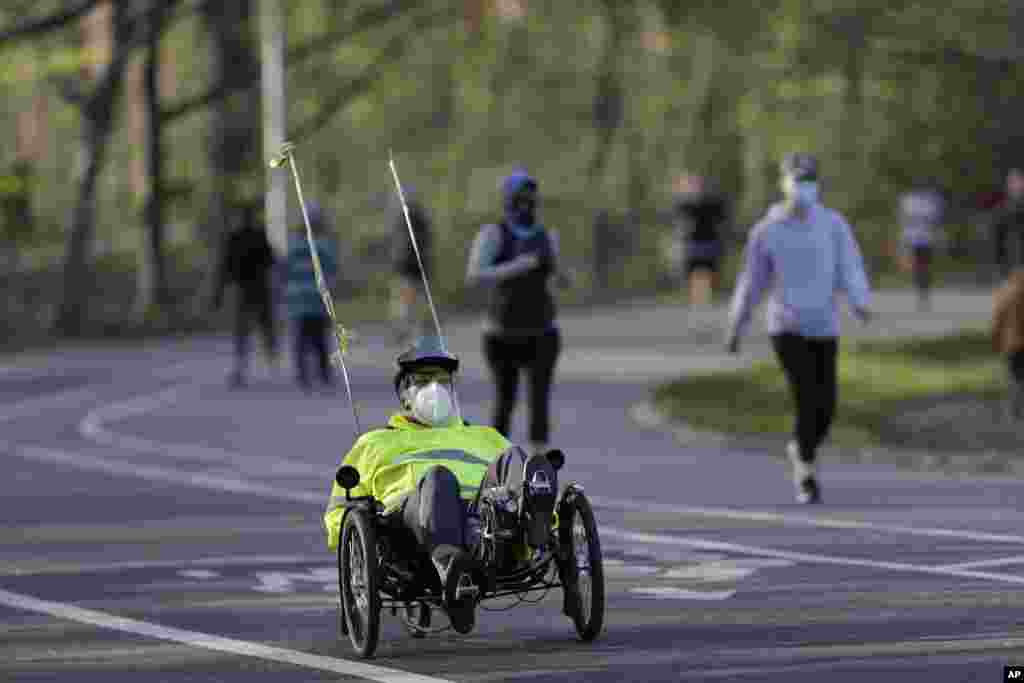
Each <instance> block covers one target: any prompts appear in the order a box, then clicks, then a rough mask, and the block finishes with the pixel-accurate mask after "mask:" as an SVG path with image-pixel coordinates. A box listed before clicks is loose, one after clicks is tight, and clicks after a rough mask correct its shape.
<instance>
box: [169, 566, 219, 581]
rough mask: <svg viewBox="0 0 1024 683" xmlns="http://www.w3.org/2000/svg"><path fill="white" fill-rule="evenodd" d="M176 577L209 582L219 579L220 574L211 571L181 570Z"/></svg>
mask: <svg viewBox="0 0 1024 683" xmlns="http://www.w3.org/2000/svg"><path fill="white" fill-rule="evenodd" d="M178 576H180V577H182V578H184V579H199V580H203V581H205V580H209V579H216V578H219V577H220V572H215V571H213V570H212V569H183V570H181V571H180V572H178Z"/></svg>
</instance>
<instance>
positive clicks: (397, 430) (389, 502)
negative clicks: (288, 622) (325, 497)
mask: <svg viewBox="0 0 1024 683" xmlns="http://www.w3.org/2000/svg"><path fill="white" fill-rule="evenodd" d="M511 446H512V444H511V442H509V440H508V439H506V438H505V437H504V436H502V435H501V433H499V432H498V431H497V430H495V429H492V428H491V427H482V426H470V425H466V424H456V425H452V426H450V427H427V426H425V425H421V424H419V423H417V422H414V421H412V420H410V419H409V418H407V417H406V416H405V415H402V414H401V413H396V414H395V415H392V416H391V419H390V420H388V428H387V429H375V430H373V431H370V432H367V433H365V434H363V435H362V436H361V437H359V439H358V440H357V441H356V443H355V445H354V446H352V450H350V451H349V452H348V455H346V456H345V458H344V459H343V460H342V461H341V464H343V465H352V466H353V467H355V468H356V469H357V470H358V471H359V485H358V486H356V487H355V488H353V489H352V492H351V495H352V496H353V497H355V496H366V495H372V496H373V497H374V498H376V499H377V500H379V501H380V502H381V503H383V505H384V509H385V511H387V512H390V511H392V510H394V509H396V508H397V507H398V505H399V504H400V503H401V502H402V499H403V498H405V496H407V495H408V494H409V493H411V492H412V491H413V490H414V489H415V488H416V484H417V483H418V482H419V480H420V477H422V476H423V474H424V473H425V472H426V471H427V470H428V469H429V468H430V467H432V466H434V465H444V466H445V467H447V468H448V469H449V470H451V471H452V473H453V474H454V475H455V477H456V478H457V479H458V480H459V487H460V489H461V493H462V497H463V498H467V499H473V498H474V497H475V496H476V492H477V489H479V488H480V482H481V481H482V480H483V478H484V474H485V473H486V472H487V468H488V467H489V466H490V464H491V463H492V462H494V461H495V460H497V459H498V456H499V455H501V454H502V453H503V452H504V451H506V450H507V449H508V448H510V447H511ZM344 502H345V489H343V488H341V487H340V486H338V484H337V482H335V483H334V485H333V486H332V487H331V498H330V501H329V502H328V504H327V511H326V512H325V513H324V527H325V528H326V530H327V547H328V548H330V549H331V550H334V549H336V548H337V547H338V540H339V537H340V536H341V521H342V518H343V517H344V512H345V510H344V507H343V503H344Z"/></svg>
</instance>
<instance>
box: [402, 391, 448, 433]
mask: <svg viewBox="0 0 1024 683" xmlns="http://www.w3.org/2000/svg"><path fill="white" fill-rule="evenodd" d="M411 412H412V415H413V417H415V418H416V419H417V420H419V421H420V422H422V423H423V424H426V425H430V426H431V427H442V426H444V425H446V424H448V423H449V422H451V419H452V414H453V413H454V404H453V402H452V395H451V392H450V391H449V390H448V387H446V386H445V385H443V384H441V383H439V382H431V383H430V384H427V385H426V386H423V387H420V388H419V389H417V390H416V394H415V395H414V396H413V398H412V406H411Z"/></svg>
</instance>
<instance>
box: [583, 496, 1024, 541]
mask: <svg viewBox="0 0 1024 683" xmlns="http://www.w3.org/2000/svg"><path fill="white" fill-rule="evenodd" d="M588 497H589V498H590V502H591V503H593V504H594V505H596V506H600V507H609V508H615V509H617V510H636V511H640V512H665V513H669V514H675V515H682V516H693V517H709V518H713V519H734V520H741V521H747V522H772V523H775V524H783V525H793V526H812V527H820V528H823V529H853V530H860V531H880V532H884V533H889V534H907V535H908V536H926V537H931V538H958V539H963V540H968V541H978V542H984V543H1008V544H1014V545H1024V536H1016V535H1013V534H993V533H988V532H985V531H970V530H968V529H936V528H930V527H917V526H903V525H898V524H879V523H877V522H864V521H861V520H856V519H839V518H835V517H806V516H803V515H789V514H782V513H778V512H762V511H757V510H739V509H736V508H712V507H702V506H696V505H673V504H668V503H658V502H655V501H646V500H622V499H617V498H606V497H604V496H588Z"/></svg>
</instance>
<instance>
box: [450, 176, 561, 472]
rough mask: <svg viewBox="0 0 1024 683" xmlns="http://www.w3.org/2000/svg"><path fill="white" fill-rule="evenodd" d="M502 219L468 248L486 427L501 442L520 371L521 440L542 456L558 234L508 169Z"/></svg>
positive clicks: (530, 187) (554, 329) (547, 426)
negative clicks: (482, 310)
mask: <svg viewBox="0 0 1024 683" xmlns="http://www.w3.org/2000/svg"><path fill="white" fill-rule="evenodd" d="M502 194H503V198H504V217H503V220H501V221H500V222H498V223H493V224H489V225H485V226H483V228H481V230H480V232H479V233H478V234H477V236H476V239H475V240H474V241H473V245H472V247H471V249H470V255H469V263H468V266H467V269H466V284H467V285H468V286H470V287H479V286H486V287H489V288H490V294H491V298H490V304H489V306H488V309H487V316H486V318H485V321H484V334H483V350H484V356H485V358H486V359H487V365H488V367H489V369H490V371H491V375H492V377H493V378H494V385H495V394H496V396H495V401H494V414H493V419H492V425H493V426H494V428H495V429H497V430H498V431H499V432H501V433H502V434H504V435H506V436H508V434H509V427H510V423H511V419H512V411H513V409H514V407H515V402H516V394H517V392H518V389H519V376H520V373H521V372H523V371H525V372H526V375H527V378H528V385H527V386H528V390H529V409H530V420H529V422H530V424H529V441H530V449H531V450H532V451H533V452H535V453H544V452H546V451H547V444H548V442H549V441H550V434H551V417H550V412H551V410H550V403H551V385H552V381H553V379H554V371H555V363H556V361H557V359H558V355H559V353H560V352H561V348H562V340H561V334H560V332H559V328H558V323H557V320H556V311H555V301H554V297H553V295H552V293H551V289H550V284H551V282H552V281H554V282H555V283H556V284H558V285H560V286H569V284H570V282H571V280H570V278H569V276H568V274H567V273H566V272H565V271H563V270H561V269H560V268H559V265H558V253H559V252H558V235H557V233H555V232H553V231H551V230H548V229H547V228H546V227H545V226H544V225H542V224H541V223H540V222H539V221H538V220H537V215H536V213H537V181H536V180H535V179H534V178H533V177H531V176H530V175H529V174H528V173H526V172H525V171H522V170H519V171H515V172H514V173H512V174H511V175H509V176H508V177H507V178H505V180H504V182H503V184H502Z"/></svg>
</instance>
